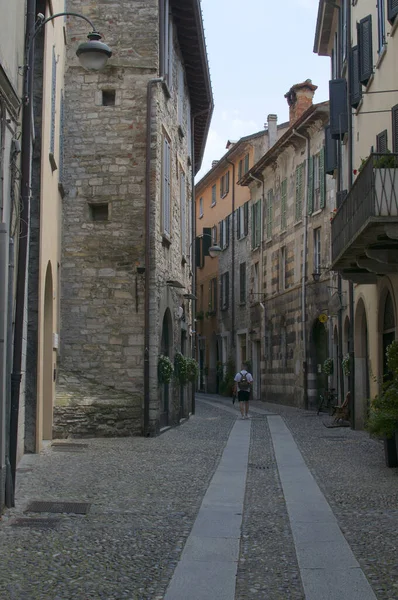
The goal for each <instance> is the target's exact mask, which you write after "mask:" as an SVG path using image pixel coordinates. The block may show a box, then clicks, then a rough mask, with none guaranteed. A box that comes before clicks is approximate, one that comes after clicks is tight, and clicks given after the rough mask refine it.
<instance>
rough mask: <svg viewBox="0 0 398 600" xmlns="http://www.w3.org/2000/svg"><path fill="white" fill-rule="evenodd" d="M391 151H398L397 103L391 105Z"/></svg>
mask: <svg viewBox="0 0 398 600" xmlns="http://www.w3.org/2000/svg"><path fill="white" fill-rule="evenodd" d="M391 113H392V151H393V152H398V104H396V105H395V106H393V107H392V109H391Z"/></svg>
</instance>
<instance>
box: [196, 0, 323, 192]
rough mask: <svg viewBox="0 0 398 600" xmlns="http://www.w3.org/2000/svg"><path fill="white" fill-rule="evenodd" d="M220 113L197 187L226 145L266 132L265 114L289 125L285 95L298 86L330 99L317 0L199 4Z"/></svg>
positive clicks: (217, 0) (211, 1) (216, 115)
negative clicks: (317, 50) (319, 50)
mask: <svg viewBox="0 0 398 600" xmlns="http://www.w3.org/2000/svg"><path fill="white" fill-rule="evenodd" d="M201 1H202V12H203V22H204V28H205V36H206V44H207V52H208V58H209V65H210V75H211V81H212V88H213V95H214V105H215V107H214V113H213V118H212V122H211V127H210V132H209V136H208V139H207V146H206V150H205V155H204V160H203V164H202V168H201V170H200V171H199V173H198V175H197V176H196V181H199V180H200V179H201V178H202V177H203V175H204V174H205V173H206V172H207V171H208V170H209V169H210V168H211V162H212V161H213V160H217V159H219V158H221V157H222V156H223V154H225V152H226V148H225V146H226V143H227V141H228V140H238V139H239V138H241V137H242V136H245V135H249V134H251V133H255V132H257V131H260V130H261V129H263V127H264V123H266V122H267V115H269V114H277V115H278V123H283V122H285V121H288V120H289V107H288V105H287V102H286V98H284V95H285V94H286V92H287V91H288V90H289V89H290V88H291V86H292V85H294V84H295V83H301V82H302V81H305V80H306V79H311V80H312V82H313V84H315V85H317V86H318V89H317V91H316V93H315V98H314V102H323V101H324V100H327V99H328V95H329V94H328V85H329V84H328V82H329V71H330V59H329V58H328V57H320V56H318V55H316V54H314V53H313V46H314V37H315V25H316V18H317V12H318V4H319V0H244V1H242V0H201Z"/></svg>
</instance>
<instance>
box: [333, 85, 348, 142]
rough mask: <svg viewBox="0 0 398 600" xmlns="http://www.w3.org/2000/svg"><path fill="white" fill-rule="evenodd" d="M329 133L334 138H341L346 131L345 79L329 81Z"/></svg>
mask: <svg viewBox="0 0 398 600" xmlns="http://www.w3.org/2000/svg"><path fill="white" fill-rule="evenodd" d="M329 98H330V134H331V136H332V138H333V139H334V140H342V139H343V137H344V135H345V134H346V133H347V131H348V114H347V81H346V79H333V80H332V81H329Z"/></svg>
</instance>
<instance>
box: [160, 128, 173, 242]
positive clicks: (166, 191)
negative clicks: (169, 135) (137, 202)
mask: <svg viewBox="0 0 398 600" xmlns="http://www.w3.org/2000/svg"><path fill="white" fill-rule="evenodd" d="M170 167H171V165H170V144H169V141H168V140H167V139H166V138H164V141H163V191H162V199H163V233H165V234H166V235H168V236H170V235H171V215H170V211H171V207H170V184H171V182H170Z"/></svg>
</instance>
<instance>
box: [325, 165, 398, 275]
mask: <svg viewBox="0 0 398 600" xmlns="http://www.w3.org/2000/svg"><path fill="white" fill-rule="evenodd" d="M396 184H398V154H392V153H388V154H378V153H373V154H371V155H370V156H369V158H368V159H367V160H366V161H365V162H364V163H363V166H361V168H360V173H359V174H358V177H357V179H356V180H355V183H354V185H353V186H352V188H351V190H350V192H349V194H348V195H347V196H346V198H345V199H344V200H343V202H342V203H341V205H340V207H339V208H338V209H337V212H336V214H335V216H334V218H333V220H332V265H333V264H335V263H336V261H338V260H339V259H340V258H341V257H342V256H343V254H344V253H345V252H346V250H347V249H348V248H349V246H350V245H351V244H352V243H353V241H354V240H355V238H356V237H357V236H358V235H359V234H360V233H361V231H363V229H364V228H365V226H366V225H367V223H368V222H370V221H372V220H374V219H375V218H376V219H377V221H383V220H385V221H386V222H388V221H390V220H391V217H397V218H398V185H396Z"/></svg>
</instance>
